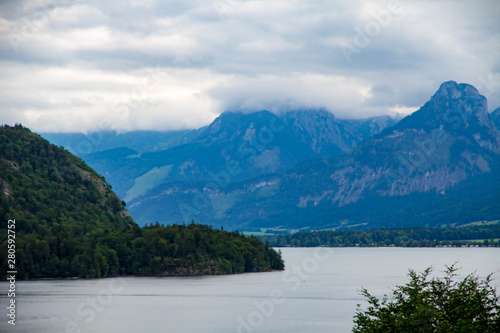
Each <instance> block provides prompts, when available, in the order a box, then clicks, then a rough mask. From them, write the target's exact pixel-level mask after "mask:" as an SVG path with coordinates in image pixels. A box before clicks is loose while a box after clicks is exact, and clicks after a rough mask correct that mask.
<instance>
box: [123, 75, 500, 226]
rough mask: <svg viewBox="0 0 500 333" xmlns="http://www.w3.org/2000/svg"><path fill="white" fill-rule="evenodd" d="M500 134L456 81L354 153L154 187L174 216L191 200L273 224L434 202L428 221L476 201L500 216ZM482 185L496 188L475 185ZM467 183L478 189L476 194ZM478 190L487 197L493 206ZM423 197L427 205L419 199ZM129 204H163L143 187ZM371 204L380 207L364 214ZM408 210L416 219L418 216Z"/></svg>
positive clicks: (244, 222) (470, 214) (331, 220)
mask: <svg viewBox="0 0 500 333" xmlns="http://www.w3.org/2000/svg"><path fill="white" fill-rule="evenodd" d="M498 142H500V141H499V133H498V129H497V128H496V127H495V126H494V125H493V122H492V120H491V118H490V116H489V114H488V113H487V103H486V99H485V98H484V97H483V96H481V95H479V93H478V92H477V90H476V89H475V88H474V87H472V86H470V85H466V84H457V83H456V82H453V81H449V82H445V83H443V84H442V85H441V87H440V88H439V89H438V91H437V92H436V93H435V94H434V95H433V96H432V97H431V99H430V100H429V101H428V102H427V103H425V104H424V105H423V106H422V107H421V108H420V109H419V110H418V111H416V112H415V113H413V114H412V115H410V116H408V117H406V118H404V119H403V120H401V121H400V122H399V123H397V124H396V125H395V126H393V127H390V128H386V129H384V130H383V131H381V132H380V133H378V134H376V135H374V136H373V137H372V138H371V139H368V140H367V141H364V142H363V143H361V144H360V145H359V146H358V147H357V148H356V149H354V150H353V151H352V152H350V153H341V154H339V155H337V156H335V157H331V158H320V159H312V160H308V159H307V160H303V161H301V162H299V163H298V164H296V165H295V166H294V167H292V168H291V169H289V171H286V172H285V173H283V174H275V175H267V176H266V175H262V176H259V177H257V178H256V179H254V180H252V179H249V180H243V181H241V182H239V183H238V184H225V186H220V187H219V188H213V189H211V190H210V191H208V192H207V191H206V188H205V187H204V186H205V185H206V184H207V182H205V184H204V183H203V182H199V183H191V185H187V184H181V183H167V184H165V185H162V186H160V187H159V188H158V190H157V191H154V192H152V193H156V194H155V195H156V198H158V200H160V202H164V203H166V202H167V201H169V200H171V201H172V202H175V204H174V205H168V206H169V207H170V210H171V211H172V213H171V214H172V215H176V216H177V217H176V218H179V217H180V215H179V214H177V213H174V211H175V210H177V211H178V210H179V207H181V206H182V207H184V208H186V206H187V207H190V208H191V212H195V213H197V214H200V215H202V216H203V218H205V219H207V221H210V223H224V222H222V221H224V220H227V221H231V222H229V223H232V224H231V225H232V226H233V227H235V228H245V227H250V226H261V227H265V226H266V223H268V225H269V224H271V225H272V226H274V227H276V226H277V225H288V226H289V227H306V226H307V224H308V223H309V224H314V225H315V226H330V227H338V226H341V225H344V226H345V225H355V224H358V225H359V223H361V225H362V226H363V227H366V226H367V225H368V226H370V225H377V226H383V222H382V220H383V218H384V216H393V219H394V220H398V221H402V220H401V216H402V215H404V214H405V212H407V213H410V212H412V211H413V212H415V216H430V215H431V212H432V211H435V212H436V216H439V218H441V221H440V220H439V219H438V218H431V219H430V218H428V217H427V218H428V219H429V220H428V221H422V222H418V223H419V224H422V223H423V224H429V223H430V224H432V225H445V224H451V223H454V222H452V221H451V220H452V219H454V218H455V217H459V218H458V219H457V221H458V222H457V223H462V222H463V223H465V222H471V221H469V220H467V218H470V219H475V218H481V214H480V213H479V214H477V213H476V212H474V210H476V209H477V210H478V211H483V212H484V216H483V217H493V216H494V215H495V214H498V215H500V212H498V209H495V208H494V206H493V207H491V205H492V202H494V199H496V198H500V197H498V195H499V193H498V191H495V187H491V184H498V170H499V167H498V166H499V163H498V154H497V152H498ZM479 185H480V186H482V187H483V188H484V189H486V188H487V189H488V190H484V191H482V190H481V189H479V190H478V189H475V188H474V187H475V186H479ZM190 186H191V187H190ZM212 187H213V186H212ZM499 188H500V187H499ZM190 191H191V192H190ZM481 191H482V192H481ZM488 191H489V192H488ZM467 192H474V193H476V194H477V196H476V197H475V198H468V196H467V195H466V193H467ZM169 193H170V194H169ZM175 193H177V194H175ZM196 196H197V197H198V199H200V198H203V201H198V205H196V203H197V201H196V200H194V199H193V198H195V197H196ZM153 197H155V196H154V195H153ZM451 197H453V198H454V200H458V202H460V203H462V204H465V202H464V200H469V201H470V202H474V205H475V206H474V207H472V206H470V205H464V207H469V208H467V209H465V208H464V209H463V211H462V212H461V213H463V214H460V213H458V212H460V211H461V208H460V205H458V206H457V205H455V204H454V203H452V202H450V201H449V198H451ZM159 198H161V199H159ZM410 198H413V199H412V200H414V201H415V203H416V204H415V203H412V202H411V200H410ZM431 198H432V199H431ZM466 198H467V199H466ZM479 198H485V202H484V205H485V207H482V206H481V205H482V203H481V200H479ZM155 200H156V199H155ZM200 200H201V199H200ZM492 200H493V201H492ZM433 201H436V202H440V203H442V204H446V205H449V206H450V207H452V206H453V212H450V216H449V217H446V216H443V214H442V212H441V213H437V212H438V211H441V208H440V207H438V206H436V205H434V204H433ZM201 202H203V204H201ZM377 202H378V203H379V204H378V205H377V204H375V203H377ZM419 202H422V203H425V204H424V205H422V207H419V204H418V203H419ZM141 205H143V208H140V206H141ZM176 205H177V207H176ZM391 205H392V206H393V207H391ZM377 206H379V207H377ZM398 206H401V207H406V208H405V209H406V210H405V209H403V210H400V209H399V208H398ZM486 206H487V207H486ZM130 207H131V212H132V213H133V214H138V216H139V215H140V211H152V210H154V207H157V205H155V204H154V202H153V201H150V200H149V199H148V196H145V197H142V198H137V199H136V200H133V201H132V202H131V203H130ZM146 207H147V208H146ZM353 207H356V209H354V208H353ZM363 207H370V208H369V209H370V210H372V212H371V213H370V214H360V209H361V210H362V209H363ZM425 207H428V208H429V209H430V212H426V211H425ZM356 210H358V211H357V212H356ZM186 211H187V212H189V211H190V210H189V209H187V210H186V209H184V213H186ZM356 214H358V215H360V216H361V215H362V216H364V217H363V218H359V217H356ZM394 214H396V215H397V217H395V216H396V215H394ZM412 214H413V213H412ZM422 214H423V215H422ZM183 215H186V214H183ZM460 215H463V216H460ZM497 217H498V216H497ZM301 219H302V221H300V220H301ZM408 219H409V220H413V221H414V222H415V219H416V218H414V217H411V216H409V217H408ZM292 221H293V222H292ZM306 221H307V222H306ZM311 221H312V222H311ZM388 223H393V222H388ZM402 223H404V222H402ZM226 225H227V224H226ZM396 226H397V225H396Z"/></svg>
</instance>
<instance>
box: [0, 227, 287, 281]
mask: <svg viewBox="0 0 500 333" xmlns="http://www.w3.org/2000/svg"><path fill="white" fill-rule="evenodd" d="M2 238H3V237H2ZM16 247H17V253H16V259H17V270H18V277H19V278H20V279H27V278H49V277H52V278H58V277H82V278H101V277H109V276H119V275H137V276H158V275H200V274H232V273H243V272H257V271H269V270H272V269H283V268H284V264H283V261H282V260H281V257H280V255H279V253H277V252H276V251H274V250H273V249H271V248H269V247H267V246H265V245H264V244H263V243H262V242H261V241H260V240H258V239H257V238H254V237H246V236H244V235H242V234H239V233H237V232H233V233H229V232H225V231H221V230H215V229H212V228H211V227H209V226H203V225H199V224H190V225H187V226H181V225H174V226H169V227H164V226H158V225H157V226H152V227H145V228H139V227H138V226H137V225H134V226H132V227H130V228H129V229H128V230H126V231H125V230H122V231H114V232H109V231H103V232H102V233H100V234H95V233H94V234H87V235H84V236H83V237H72V236H71V231H70V230H69V229H68V228H66V227H59V228H57V230H52V231H51V232H50V234H48V235H45V237H41V236H40V235H39V234H35V233H28V234H24V233H23V234H19V237H17V242H16ZM6 248H7V243H6V241H4V242H3V243H2V244H1V251H0V252H2V254H1V255H2V256H3V258H6V257H7V254H6V253H4V252H5V250H4V249H6ZM1 269H2V272H6V271H7V270H8V269H7V267H6V262H5V263H4V264H3V265H2V268H1Z"/></svg>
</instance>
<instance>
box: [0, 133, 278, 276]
mask: <svg viewBox="0 0 500 333" xmlns="http://www.w3.org/2000/svg"><path fill="white" fill-rule="evenodd" d="M9 220H15V232H16V234H15V236H16V238H15V248H16V269H17V271H18V278H20V279H27V278H48V277H85V278H96V277H97V278H98V277H108V276H117V275H127V274H133V275H168V274H176V275H178V274H189V275H192V274H227V273H239V272H254V271H267V270H271V269H283V267H284V265H283V261H282V260H281V256H280V254H279V253H277V252H276V251H274V250H273V249H270V248H268V247H267V246H265V245H264V244H263V243H261V242H260V241H259V240H258V239H256V238H252V237H245V236H244V235H241V234H239V233H228V232H224V231H220V230H214V229H212V228H211V227H209V226H201V225H196V224H190V225H188V226H179V225H174V226H170V227H164V226H160V225H154V226H153V225H151V226H149V227H146V228H142V229H141V228H139V227H138V226H137V224H136V223H135V222H134V221H133V220H132V218H131V217H130V216H129V214H128V212H127V211H126V209H125V204H124V202H122V201H120V200H119V199H118V197H117V196H116V195H115V194H114V193H113V191H112V189H111V187H110V186H109V185H108V184H107V183H106V182H105V180H104V178H103V177H101V176H99V175H98V174H97V173H96V172H95V171H93V170H92V169H91V168H90V167H88V166H87V165H86V164H85V163H84V162H83V161H82V160H81V159H79V158H77V157H75V156H73V155H72V154H71V153H69V152H68V151H66V150H64V149H63V148H60V147H56V146H54V145H51V144H50V143H49V142H48V141H46V140H44V139H42V138H41V137H40V136H38V135H37V134H34V133H32V132H31V131H30V130H29V129H27V128H24V127H22V126H21V125H16V126H14V127H10V126H2V127H1V128H0V232H1V234H0V258H1V259H0V260H1V261H0V263H1V265H0V269H1V272H2V273H0V274H6V272H7V270H8V269H7V245H8V240H7V226H8V221H9ZM11 224H12V223H11Z"/></svg>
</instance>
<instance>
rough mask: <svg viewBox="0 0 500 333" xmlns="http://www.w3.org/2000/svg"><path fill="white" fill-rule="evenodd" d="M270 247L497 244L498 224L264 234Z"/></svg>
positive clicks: (499, 237)
mask: <svg viewBox="0 0 500 333" xmlns="http://www.w3.org/2000/svg"><path fill="white" fill-rule="evenodd" d="M262 239H263V241H265V242H267V243H268V244H269V245H270V246H275V247H285V246H297V247H313V246H332V247H335V246H400V247H435V246H475V245H479V246H500V223H496V224H486V225H477V226H469V227H459V228H447V229H442V228H404V229H378V230H349V231H317V232H299V233H296V234H293V235H273V236H263V237H262Z"/></svg>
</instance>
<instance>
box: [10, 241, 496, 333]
mask: <svg viewBox="0 0 500 333" xmlns="http://www.w3.org/2000/svg"><path fill="white" fill-rule="evenodd" d="M282 251H283V258H284V259H285V261H286V270H285V271H284V272H270V273H253V274H241V275H231V276H206V277H166V278H116V279H101V280H73V281H70V280H62V281H33V282H31V281H30V282H23V281H21V282H17V286H16V289H17V295H16V296H17V297H16V304H17V307H16V310H17V320H16V326H15V327H13V326H11V325H8V324H7V319H8V317H7V316H6V305H7V301H8V299H7V297H6V291H7V289H8V285H7V283H6V282H2V283H0V288H1V297H0V302H1V311H0V313H1V317H0V332H30V333H32V332H33V333H35V332H37V333H45V332H47V333H49V332H50V333H58V332H61V333H62V332H99V333H113V332H187V333H189V332H217V333H223V332H245V333H246V332H280V333H281V332H315V333H317V332H350V330H351V327H352V319H353V315H354V314H355V311H356V304H357V303H362V304H363V298H362V297H360V296H359V294H358V290H359V289H360V288H361V287H366V288H367V289H368V290H369V291H371V292H372V293H373V294H376V295H379V296H382V295H383V294H384V293H389V292H390V288H391V287H394V286H395V285H398V284H404V283H406V281H407V276H406V274H407V272H408V269H409V268H414V269H416V270H419V271H421V270H423V269H425V268H426V267H428V266H430V265H433V266H434V267H435V268H436V269H435V272H436V275H442V273H441V271H442V270H443V269H444V265H445V264H448V265H450V264H452V263H454V262H455V261H458V262H459V266H461V267H463V268H462V270H461V271H460V272H461V274H462V275H463V276H465V275H467V274H468V273H471V272H474V271H476V272H477V274H478V275H479V276H480V277H482V278H483V277H485V276H486V275H487V274H488V273H491V272H496V274H495V277H496V280H495V285H496V286H497V288H498V287H499V286H500V272H499V269H500V249H495V248H334V249H324V248H321V249H314V248H285V249H282Z"/></svg>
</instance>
